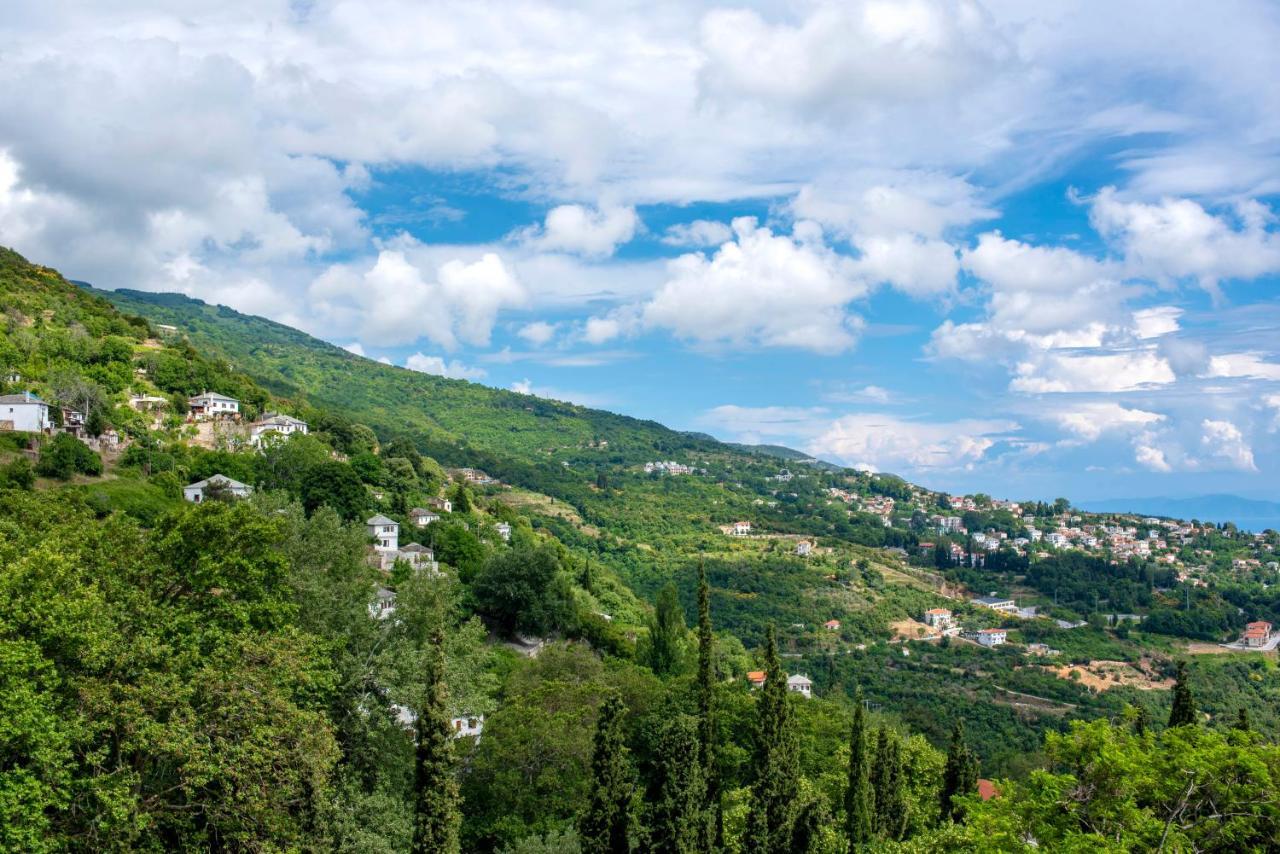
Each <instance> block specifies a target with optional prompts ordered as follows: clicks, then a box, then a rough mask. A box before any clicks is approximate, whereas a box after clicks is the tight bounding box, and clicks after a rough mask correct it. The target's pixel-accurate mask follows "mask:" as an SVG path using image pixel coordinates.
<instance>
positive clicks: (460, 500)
mask: <svg viewBox="0 0 1280 854" xmlns="http://www.w3.org/2000/svg"><path fill="white" fill-rule="evenodd" d="M453 512H454V513H461V514H466V513H470V512H471V494H470V493H469V492H467V485H466V484H465V483H463V482H462V481H458V485H457V486H455V487H454V488H453Z"/></svg>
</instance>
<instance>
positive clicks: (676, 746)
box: [645, 715, 710, 854]
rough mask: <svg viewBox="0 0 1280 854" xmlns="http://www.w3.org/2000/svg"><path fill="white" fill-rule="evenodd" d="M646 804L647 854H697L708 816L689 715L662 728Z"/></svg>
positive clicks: (694, 725)
mask: <svg viewBox="0 0 1280 854" xmlns="http://www.w3.org/2000/svg"><path fill="white" fill-rule="evenodd" d="M648 801H649V804H650V806H649V822H648V824H649V842H648V846H647V847H646V848H645V850H646V851H652V852H656V854H696V852H697V851H699V850H701V846H702V845H703V844H704V841H705V840H706V838H707V836H708V833H707V822H708V819H709V818H710V816H709V815H708V813H707V810H706V803H705V801H706V791H705V789H704V782H703V779H702V762H701V757H700V756H699V754H698V725H697V722H696V721H695V720H694V719H693V718H691V717H689V716H688V715H679V716H677V717H675V718H673V719H671V720H670V721H668V722H667V723H666V725H665V726H664V727H663V728H662V733H661V735H660V736H659V738H658V749H657V757H656V759H655V761H654V769H653V775H652V779H651V780H650V787H649V798H648Z"/></svg>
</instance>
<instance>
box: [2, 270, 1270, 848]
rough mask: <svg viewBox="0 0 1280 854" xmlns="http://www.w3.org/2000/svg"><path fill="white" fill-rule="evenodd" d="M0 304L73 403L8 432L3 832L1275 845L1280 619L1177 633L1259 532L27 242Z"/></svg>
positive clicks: (26, 371)
mask: <svg viewBox="0 0 1280 854" xmlns="http://www.w3.org/2000/svg"><path fill="white" fill-rule="evenodd" d="M108 298H109V300H108ZM0 309H2V310H3V311H4V326H3V334H0V368H3V369H4V373H5V388H4V391H5V393H7V394H11V395H22V396H23V397H24V399H26V395H28V394H34V395H35V396H36V398H37V399H38V400H43V401H47V402H48V403H49V404H50V410H51V412H52V413H53V416H52V417H53V418H54V420H55V421H56V422H57V423H56V424H54V425H52V426H50V427H49V428H48V429H47V430H44V431H41V432H20V431H18V432H9V433H4V434H0V850H5V851H113V850H143V851H169V850H228V851H230V850H236V851H239V850H246V851H286V850H288V851H294V850H296V851H322V850H333V851H349V852H398V851H433V852H434V851H443V852H450V851H468V852H470V851H477V852H489V851H502V852H512V854H517V852H518V853H519V854H535V852H605V851H608V852H619V851H661V852H695V851H696V852H707V851H730V852H738V851H753V852H778V854H782V852H791V851H800V852H803V851H812V852H826V854H835V852H845V851H846V850H868V851H870V850H876V851H894V850H902V851H935V850H957V851H974V852H977V851H992V850H1001V851H1021V850H1032V849H1033V848H1038V849H1039V850H1055V851H1056V850H1075V851H1097V850H1114V851H1147V850H1156V849H1159V848H1160V847H1162V846H1163V847H1164V848H1165V849H1166V850H1185V851H1191V850H1199V851H1223V852H1226V851H1266V850H1275V849H1276V847H1277V846H1280V804H1278V802H1277V799H1276V798H1275V795H1274V790H1275V786H1276V784H1277V783H1278V782H1280V749H1278V748H1277V747H1276V745H1275V739H1276V737H1277V736H1278V735H1280V717H1278V716H1277V708H1278V707H1280V706H1278V701H1280V672H1278V671H1277V668H1276V664H1275V656H1274V653H1268V652H1259V651H1248V650H1243V649H1242V650H1235V651H1228V650H1226V648H1225V647H1220V646H1219V647H1216V651H1221V652H1222V654H1219V655H1204V656H1200V655H1193V654H1192V653H1193V652H1195V651H1197V650H1198V649H1199V648H1198V647H1196V646H1195V644H1194V643H1192V642H1191V641H1190V640H1189V639H1193V638H1207V639H1208V640H1210V641H1213V642H1214V643H1216V642H1217V641H1220V640H1227V639H1229V638H1232V637H1234V636H1235V634H1236V633H1238V632H1239V631H1240V629H1241V627H1242V626H1243V625H1244V622H1245V621H1246V620H1249V619H1257V618H1262V617H1269V616H1270V615H1272V614H1273V613H1275V611H1274V609H1275V608H1276V607H1277V605H1278V603H1277V600H1276V599H1275V596H1274V595H1273V593H1272V590H1273V587H1272V586H1271V585H1268V584H1267V583H1266V582H1265V578H1266V577H1267V576H1266V573H1267V572H1269V571H1270V570H1269V569H1268V567H1267V563H1268V561H1269V559H1270V556H1271V554H1272V550H1273V549H1274V548H1275V546H1276V544H1277V543H1276V538H1275V535H1274V533H1272V534H1269V535H1267V536H1263V537H1252V536H1248V537H1246V536H1243V535H1241V534H1240V533H1239V532H1236V531H1234V530H1231V529H1228V528H1226V527H1223V528H1216V527H1214V528H1209V527H1204V526H1190V525H1184V524H1182V523H1174V522H1172V521H1169V520H1164V521H1163V522H1162V521H1161V520H1147V521H1145V522H1142V521H1138V522H1135V521H1134V520H1129V519H1125V518H1111V517H1107V518H1102V517H1099V518H1096V519H1095V518H1092V517H1088V516H1087V515H1085V516H1082V515H1080V514H1079V513H1077V512H1076V511H1073V510H1072V509H1071V507H1070V504H1069V502H1066V501H1065V499H1064V500H1061V501H1060V502H1056V503H1052V504H1045V503H1043V502H1027V503H1025V504H1024V505H1022V506H1021V507H1018V506H1017V505H1015V504H1012V503H1011V502H1007V501H997V500H994V499H991V498H990V497H987V496H974V497H964V498H963V499H962V500H961V498H960V497H956V496H946V495H943V494H938V493H933V492H930V491H928V490H925V489H922V488H920V487H918V486H914V485H912V484H909V483H906V482H904V481H902V480H901V479H898V478H894V477H891V476H886V475H871V474H867V473H861V472H852V471H845V470H839V469H834V468H832V467H829V466H820V465H814V464H811V463H810V462H807V461H805V460H804V459H803V458H801V457H800V456H799V455H796V454H794V453H788V452H787V451H786V449H768V452H767V453H760V452H757V451H756V450H754V449H743V448H738V447H734V446H729V445H724V444H721V443H718V442H716V441H714V440H713V439H710V438H709V437H702V436H693V435H688V434H681V433H677V432H674V431H671V430H667V429H666V428H663V427H661V426H660V425H657V424H653V423H650V422H644V421H638V420H635V419H630V418H625V417H622V416H616V415H612V414H609V413H604V412H598V411H594V410H588V409H584V408H580V407H576V406H571V405H568V404H561V403H555V402H550V401H544V400H540V399H537V398H533V397H529V396H526V395H517V394H513V393H510V392H504V391H498V390H494V389H488V388H483V387H480V386H476V385H473V384H468V383H464V382H460V381H452V380H444V379H440V378H437V377H431V376H427V375H424V374H420V373H414V372H411V371H406V370H403V369H399V368H394V367H390V366H385V365H379V364H377V363H374V362H371V361H369V360H365V359H360V358H358V357H356V356H353V355H351V354H349V353H347V352H345V351H343V350H341V349H339V348H336V347H332V346H330V345H327V344H324V343H323V342H319V341H316V340H315V339H312V338H309V337H307V336H305V335H303V334H302V333H299V332H296V331H295V330H291V329H288V328H287V327H283V326H280V325H278V324H274V323H270V322H268V321H265V320H261V319H258V318H251V317H246V316H243V315H239V314H236V313H235V312H231V311H229V310H227V309H224V308H219V307H214V306H208V305H205V304H203V303H199V302H196V301H192V300H188V299H186V298H183V297H177V296H172V295H144V294H138V293H132V292H123V293H114V294H99V293H97V292H92V291H89V290H86V289H84V288H81V287H77V286H75V285H73V284H71V283H69V282H66V281H65V280H64V279H62V277H61V276H59V275H58V274H57V273H56V272H54V271H52V270H49V269H46V268H41V267H38V266H34V265H31V264H29V263H27V262H26V261H25V260H24V259H22V258H20V257H19V256H17V255H15V254H13V253H11V252H4V253H3V254H0ZM206 390H209V391H214V392H217V393H219V394H223V395H228V396H230V397H234V398H235V399H236V400H237V401H238V402H239V404H240V406H241V409H240V411H239V413H238V414H236V415H235V416H234V417H229V418H226V419H222V420H217V419H206V418H204V417H203V416H201V415H200V414H199V413H193V412H191V411H189V397H190V396H191V395H194V394H197V393H199V392H202V391H206ZM267 412H279V413H285V414H287V415H289V416H291V417H292V418H295V419H297V420H299V421H301V422H305V424H306V425H308V427H309V429H308V430H307V431H305V432H302V431H299V432H295V433H292V434H291V435H287V436H286V435H279V434H277V435H266V436H265V437H264V436H262V435H259V434H257V433H256V432H254V431H255V429H256V428H255V426H254V425H259V426H260V425H261V423H262V422H260V421H257V420H256V419H259V417H260V416H261V415H263V414H264V413H267ZM477 469H479V470H477ZM218 476H222V477H223V478H227V479H230V481H232V482H234V483H236V484H239V485H240V487H243V491H242V492H241V493H236V492H234V491H233V490H231V489H230V488H229V486H228V485H227V484H226V483H225V482H223V483H219V482H217V478H218ZM211 479H212V481H211ZM200 484H204V485H203V486H200ZM193 486H197V487H199V488H201V489H203V490H204V492H202V493H201V496H202V500H201V501H200V502H199V503H195V502H193V501H192V500H190V495H188V496H187V497H188V500H184V491H183V490H184V487H187V488H191V487H193ZM962 504H963V508H964V509H951V508H959V507H961V505H962ZM1015 511H1016V512H1015ZM952 512H954V513H956V514H958V515H957V516H954V517H952V516H950V515H949V514H951V513H952ZM942 514H948V515H946V516H943V515H942ZM938 517H940V518H942V521H941V522H938V521H936V519H937V518H938ZM952 519H954V523H953V522H952V521H951V520H952ZM1166 522H1167V524H1165V523H1166ZM1055 525H1057V526H1059V527H1058V530H1062V531H1068V532H1069V531H1072V530H1074V529H1076V528H1079V529H1080V530H1081V531H1082V534H1081V545H1080V546H1079V547H1076V546H1074V545H1069V544H1067V543H1066V542H1065V537H1066V536H1067V535H1065V534H1064V535H1062V536H1063V537H1064V543H1063V545H1061V546H1056V545H1050V544H1046V545H1045V546H1043V547H1037V546H1034V545H1032V544H1031V537H1030V534H1031V532H1032V531H1033V530H1034V531H1040V530H1042V529H1043V530H1049V529H1050V528H1051V527H1052V526H1055ZM387 526H394V527H395V528H396V530H397V531H398V545H397V546H396V547H393V548H390V549H388V548H385V547H380V546H376V545H375V540H374V534H375V533H376V534H377V535H378V536H379V537H381V536H383V532H384V531H385V529H386V527H387ZM1139 526H1140V529H1139ZM1084 527H1088V528H1089V531H1083V528H1084ZM1108 528H1113V529H1116V531H1118V533H1115V534H1114V535H1113V540H1111V541H1109V542H1110V543H1114V545H1111V544H1109V545H1107V546H1106V548H1107V551H1105V552H1103V551H1098V552H1097V553H1096V554H1095V553H1086V547H1085V546H1084V545H1083V539H1084V538H1085V537H1089V538H1093V539H1095V540H1096V539H1098V537H1096V536H1095V530H1096V531H1098V532H1100V533H1101V532H1103V531H1105V529H1108ZM960 529H963V531H964V533H960ZM1131 529H1133V530H1131ZM1153 532H1154V533H1153ZM978 536H981V537H982V539H978ZM1072 536H1074V535H1072ZM988 538H990V542H992V543H994V544H995V545H994V547H993V548H991V549H990V550H988V549H987V548H986V547H985V545H984V544H985V543H986V542H988ZM1175 538H1181V539H1179V540H1177V542H1176V543H1175ZM1018 541H1024V542H1023V543H1022V544H1021V545H1017V544H1016V543H1017V542H1018ZM1140 541H1141V542H1152V543H1156V542H1158V543H1162V544H1166V545H1167V548H1165V549H1163V550H1160V549H1157V550H1156V552H1158V553H1159V554H1160V555H1161V556H1163V555H1164V554H1171V555H1173V558H1171V559H1170V560H1168V561H1166V562H1164V563H1157V562H1156V558H1155V557H1153V556H1151V554H1154V553H1151V552H1150V547H1145V548H1148V552H1149V554H1148V557H1147V558H1145V559H1144V558H1143V557H1141V556H1140V555H1139V554H1137V553H1136V551H1133V552H1131V553H1129V554H1126V555H1125V556H1124V557H1123V558H1121V557H1120V554H1119V552H1120V550H1121V549H1122V548H1123V549H1131V548H1134V547H1133V546H1132V544H1133V543H1135V542H1140ZM1175 546H1176V547H1175ZM380 549H381V550H380ZM1041 549H1042V550H1041ZM1205 552H1208V553H1210V554H1209V555H1207V556H1206V555H1204V554H1203V553H1205ZM1193 560H1196V561H1203V565H1199V564H1197V566H1196V567H1195V568H1194V571H1193V570H1192V568H1191V566H1190V564H1191V562H1192V561H1193ZM1180 575H1182V576H1184V577H1181V578H1180V577H1179V576H1180ZM994 591H999V592H1000V593H1001V594H1007V595H1008V596H1009V597H1010V599H1014V598H1016V599H1017V600H1018V602H1019V603H1021V604H1022V605H1024V606H1025V605H1027V604H1028V603H1030V608H1029V610H1027V609H1024V610H1023V611H1021V612H1019V611H1016V609H1015V610H1005V611H999V610H995V609H993V608H992V607H989V606H987V605H983V604H981V603H976V602H973V601H970V600H971V599H972V598H973V597H976V596H977V595H978V594H987V593H989V592H994ZM993 598H998V597H993ZM1180 602H1181V603H1183V607H1182V608H1181V610H1180V609H1179V607H1178V606H1179V603H1180ZM1037 609H1038V610H1037ZM941 612H945V613H946V614H947V615H948V616H947V621H946V625H945V626H944V628H946V629H947V630H946V631H943V630H942V629H940V628H939V627H938V626H935V625H933V624H932V623H927V622H926V621H927V620H928V619H930V618H929V617H928V616H927V615H929V614H931V613H932V614H938V613H941ZM1119 612H1124V613H1119ZM1122 618H1123V619H1122ZM1129 618H1132V619H1129ZM940 625H941V624H940ZM984 632H985V634H984ZM992 632H996V633H999V634H1000V637H1001V640H1002V642H1001V643H1000V644H998V645H988V643H986V642H984V641H983V640H981V639H984V638H988V637H990V633H992ZM1211 645H1212V644H1208V643H1201V644H1200V646H1201V647H1205V646H1211ZM1201 651H1202V650H1201ZM979 778H982V785H981V786H980V785H979Z"/></svg>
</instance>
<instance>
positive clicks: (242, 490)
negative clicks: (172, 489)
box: [182, 474, 253, 504]
mask: <svg viewBox="0 0 1280 854" xmlns="http://www.w3.org/2000/svg"><path fill="white" fill-rule="evenodd" d="M210 487H213V488H214V489H219V488H221V489H222V490H223V491H224V492H226V493H228V494H229V495H231V496H233V497H235V498H244V497H246V496H248V495H250V494H251V493H252V492H253V487H252V486H249V485H248V484H244V483H241V482H240V481H238V480H232V479H231V478H229V477H227V476H226V475H225V474H215V475H214V476H213V477H210V478H206V479H205V480H197V481H196V482H195V483H192V484H190V485H188V486H184V487H183V488H182V497H183V498H185V499H186V500H187V501H190V502H191V503H192V504H201V503H203V502H204V500H205V498H206V497H207V496H208V494H209V492H210V491H211V490H210Z"/></svg>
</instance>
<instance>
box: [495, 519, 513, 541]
mask: <svg viewBox="0 0 1280 854" xmlns="http://www.w3.org/2000/svg"><path fill="white" fill-rule="evenodd" d="M494 527H495V528H497V529H498V536H499V537H502V539H503V540H505V541H506V542H508V543H509V542H511V523H509V522H499V523H498V524H496V525H494Z"/></svg>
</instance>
